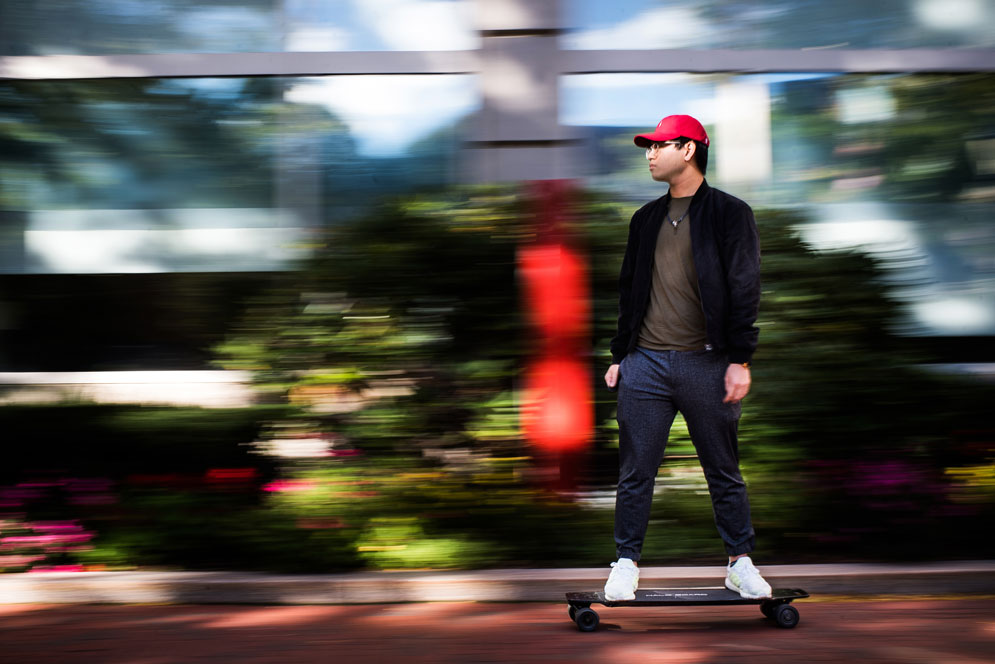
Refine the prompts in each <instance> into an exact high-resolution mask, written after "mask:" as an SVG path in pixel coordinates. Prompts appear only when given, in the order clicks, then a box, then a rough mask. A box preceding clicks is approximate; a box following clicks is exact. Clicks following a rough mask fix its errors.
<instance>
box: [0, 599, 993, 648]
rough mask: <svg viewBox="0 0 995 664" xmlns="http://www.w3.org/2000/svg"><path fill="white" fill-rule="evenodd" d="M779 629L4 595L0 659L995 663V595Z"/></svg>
mask: <svg viewBox="0 0 995 664" xmlns="http://www.w3.org/2000/svg"><path fill="white" fill-rule="evenodd" d="M796 606H798V607H799V609H800V611H801V623H800V624H799V625H798V627H796V628H795V629H791V630H785V629H779V628H777V627H775V626H773V625H772V624H771V623H769V622H768V621H766V620H765V619H764V618H763V616H761V614H760V611H759V610H758V608H757V607H755V606H729V607H687V608H670V607H665V608H615V609H607V608H603V607H595V608H597V609H598V610H599V613H600V614H601V626H600V627H599V629H598V631H596V632H594V633H590V634H583V633H580V632H578V631H577V630H576V628H575V627H574V625H573V623H572V622H570V620H569V618H568V617H567V615H566V614H567V612H566V605H565V604H559V603H517V604H502V603H486V602H426V603H412V604H365V605H351V606H329V605H325V606H315V605H302V606H232V605H215V606H211V605H198V606H191V605H169V606H156V605H134V606H127V605H36V604H23V605H17V604H8V605H5V606H0V662H2V663H3V664H8V663H17V664H29V663H30V664H34V663H45V662H59V663H60V664H61V663H64V662H69V663H75V662H86V663H87V664H90V663H96V664H124V663H128V664H172V663H174V662H178V663H179V662H182V663H186V662H238V663H239V664H242V663H249V664H254V663H261V662H280V663H281V664H283V663H294V662H302V663H307V662H350V663H351V662H362V663H366V662H433V663H435V662H625V663H626V664H631V663H632V662H640V663H643V662H646V663H654V662H674V663H681V664H696V663H711V662H771V661H773V660H775V659H776V660H778V661H783V662H796V661H807V662H849V663H852V664H857V663H861V664H863V663H872V664H874V663H888V664H892V663H899V662H902V663H904V662H909V663H923V662H928V663H933V662H935V663H938V664H939V663H942V664H975V663H980V662H987V663H991V662H995V597H991V596H987V597H978V596H966V597H961V598H956V597H943V598H910V599H895V598H888V599H878V598H871V597H865V598H860V599H846V598H840V597H836V598H828V597H822V598H813V599H812V600H805V601H802V602H798V603H796Z"/></svg>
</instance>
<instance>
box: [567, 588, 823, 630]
mask: <svg viewBox="0 0 995 664" xmlns="http://www.w3.org/2000/svg"><path fill="white" fill-rule="evenodd" d="M806 597H808V593H807V592H805V591H804V590H799V589H797V588H775V589H774V591H773V596H772V597H769V598H765V599H744V598H743V597H740V595H739V593H736V592H733V591H731V590H728V589H726V588H654V589H646V590H637V591H636V598H635V599H630V600H620V601H612V600H607V599H605V594H604V592H602V591H598V592H586V593H582V592H576V593H567V604H569V605H570V609H569V613H570V619H571V620H573V621H574V622H575V623H577V629H579V630H580V631H582V632H593V631H594V630H595V629H597V627H598V623H599V622H601V619H600V618H599V617H598V613H597V612H596V611H595V610H594V609H592V608H591V605H592V604H603V605H605V606H609V607H613V606H706V605H709V606H710V605H726V604H759V605H760V611H761V612H762V613H763V614H764V615H765V616H766V617H767V618H770V619H771V620H773V621H774V622H776V623H777V625H778V626H779V627H784V628H791V627H794V626H795V625H797V624H798V620H799V615H798V609H796V608H795V607H793V606H791V602H792V601H794V600H796V599H804V598H806Z"/></svg>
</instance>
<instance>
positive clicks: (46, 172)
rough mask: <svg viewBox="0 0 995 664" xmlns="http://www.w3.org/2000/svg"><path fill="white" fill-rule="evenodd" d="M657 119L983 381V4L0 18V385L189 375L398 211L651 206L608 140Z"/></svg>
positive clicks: (667, 1) (988, 270)
mask: <svg viewBox="0 0 995 664" xmlns="http://www.w3.org/2000/svg"><path fill="white" fill-rule="evenodd" d="M672 113H690V114H693V115H695V116H697V117H698V118H699V119H701V120H702V121H703V122H704V124H705V125H706V127H707V129H708V131H709V134H710V135H711V136H712V139H713V148H712V160H711V165H710V168H709V174H708V177H709V180H710V181H711V182H712V183H713V184H715V185H717V186H719V187H722V188H724V189H726V190H728V191H730V192H731V193H734V194H736V195H738V196H741V197H743V198H745V199H746V200H748V201H750V202H751V204H753V205H754V207H787V208H792V209H796V210H800V211H802V212H803V213H804V214H805V216H806V217H807V218H808V219H809V220H810V223H809V224H808V225H806V227H805V231H804V232H805V237H806V239H807V240H808V241H809V242H811V243H812V244H813V245H814V246H816V247H820V248H834V247H859V248H862V249H865V250H867V251H871V252H875V253H877V254H878V255H881V256H884V257H887V258H888V259H890V261H891V263H890V264H891V265H893V267H894V270H893V274H894V284H895V286H894V287H895V292H896V294H898V295H899V296H900V297H903V298H905V299H906V300H907V302H908V305H907V320H906V322H905V324H904V328H903V330H902V331H903V333H904V334H906V335H910V336H919V337H924V338H929V339H932V340H935V342H936V344H937V345H938V347H942V348H943V349H945V352H946V357H947V358H948V359H949V360H950V361H951V362H952V363H953V362H961V361H970V362H972V363H974V364H977V363H978V362H993V361H995V353H992V352H991V350H990V346H991V343H990V341H991V339H992V337H993V335H995V224H993V223H992V218H993V217H995V214H993V213H995V2H993V1H992V0H887V1H883V2H877V3H867V2H856V1H853V0H844V1H840V2H833V3H826V2H822V1H817V0H784V1H779V0H778V1H772V2H743V1H740V0H696V1H695V2H691V1H690V0H616V1H615V2H610V3H606V2H599V1H597V0H342V1H340V2H322V1H318V0H252V1H247V2H246V1H242V2H231V1H229V0H197V2H193V1H192V0H155V1H145V2H133V1H131V0H86V1H84V2H69V1H68V0H50V1H48V2H44V3H26V2H16V1H14V0H0V341H2V343H0V372H3V375H2V376H0V384H5V383H6V384H11V383H14V382H19V383H24V382H38V381H49V382H53V381H54V382H55V383H58V382H59V381H60V380H64V381H72V380H84V381H85V380H86V379H85V378H79V376H78V375H77V376H76V377H75V378H73V377H65V378H53V377H52V375H51V372H71V373H76V374H78V373H79V372H95V371H119V370H120V371H125V370H138V369H161V370H167V369H168V370H180V369H182V370H197V371H199V370H204V369H206V368H208V366H209V364H208V362H209V361H210V357H209V355H208V354H207V352H206V351H205V349H206V348H208V347H209V346H210V345H211V343H214V342H216V341H217V340H218V339H219V338H220V337H221V335H222V334H223V332H224V330H225V328H226V326H227V325H228V324H229V323H230V321H231V320H232V319H233V317H234V316H236V315H237V314H238V302H239V297H240V296H241V295H242V294H244V293H247V292H252V291H253V289H254V288H257V287H258V285H259V284H260V283H262V282H264V281H265V279H266V275H268V274H272V273H274V272H279V271H281V270H285V269H288V268H290V267H291V266H292V265H293V264H294V261H295V260H296V259H298V258H299V257H301V256H304V255H306V254H307V253H308V252H309V251H310V247H311V242H310V240H311V239H312V238H313V235H314V233H315V231H316V230H319V229H322V228H325V227H328V226H329V225H334V224H336V223H337V222H339V221H341V220H346V219H353V218H356V216H357V215H359V214H362V213H363V211H364V210H368V209H369V208H370V207H371V206H372V205H374V204H375V203H376V202H377V201H380V200H383V199H384V198H388V197H392V196H396V195H398V194H403V193H405V192H409V191H414V190H418V189H421V188H425V187H440V186H445V185H447V184H454V183H467V182H506V181H520V180H534V179H559V178H570V179H578V180H580V181H582V182H584V183H585V184H586V185H587V186H590V187H594V188H597V189H599V190H603V191H606V192H609V193H610V194H612V195H613V196H616V197H618V198H619V199H622V200H627V201H645V200H648V199H650V198H652V197H655V196H658V195H660V194H662V193H663V190H661V189H659V188H658V186H657V185H655V184H654V183H652V182H651V181H650V179H649V177H648V176H647V173H646V171H645V161H644V159H643V156H642V151H640V150H637V149H635V148H634V147H633V145H632V141H631V138H632V135H633V134H634V133H635V132H636V131H637V130H638V131H643V130H646V129H648V128H650V127H652V126H654V125H655V123H656V122H657V121H658V120H659V119H660V118H661V117H662V116H664V115H668V114H672ZM620 232H624V231H620ZM27 374H30V375H31V376H32V377H31V378H24V376H25V375H27ZM18 376H20V377H18ZM148 380H152V379H151V378H149V379H148ZM219 380H220V379H219Z"/></svg>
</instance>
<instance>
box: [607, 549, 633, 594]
mask: <svg viewBox="0 0 995 664" xmlns="http://www.w3.org/2000/svg"><path fill="white" fill-rule="evenodd" d="M638 587H639V568H638V567H636V564H635V563H634V562H632V560H631V559H629V558H619V559H618V562H617V563H612V573H611V574H609V575H608V583H606V584H605V599H607V600H610V601H613V602H618V601H621V600H627V599H636V588H638Z"/></svg>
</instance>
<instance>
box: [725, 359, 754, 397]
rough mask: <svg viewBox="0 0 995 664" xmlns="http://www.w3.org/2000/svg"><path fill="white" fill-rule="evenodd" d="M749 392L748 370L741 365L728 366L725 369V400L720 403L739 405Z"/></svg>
mask: <svg viewBox="0 0 995 664" xmlns="http://www.w3.org/2000/svg"><path fill="white" fill-rule="evenodd" d="M749 391H750V370H749V369H747V368H746V367H744V366H743V365H742V364H730V365H729V368H728V369H726V398H725V399H723V400H722V403H739V402H740V401H742V400H743V397H745V396H746V393H747V392H749Z"/></svg>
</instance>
